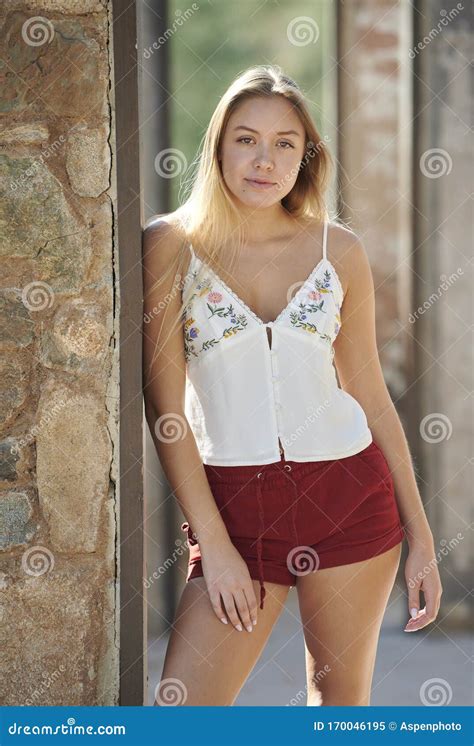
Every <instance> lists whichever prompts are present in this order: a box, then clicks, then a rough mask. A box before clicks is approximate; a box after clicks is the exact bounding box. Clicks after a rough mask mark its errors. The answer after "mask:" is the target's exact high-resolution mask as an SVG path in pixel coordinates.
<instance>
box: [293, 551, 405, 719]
mask: <svg viewBox="0 0 474 746" xmlns="http://www.w3.org/2000/svg"><path fill="white" fill-rule="evenodd" d="M401 547H402V544H401V542H400V543H399V544H397V545H396V546H394V547H392V548H391V549H389V550H388V551H386V552H383V553H382V554H379V555H377V556H376V557H372V558H371V559H368V560H363V561H361V562H354V563H352V564H349V565H341V566H339V567H331V568H327V569H325V570H317V571H316V572H313V573H309V574H307V575H301V576H299V577H298V578H297V581H296V588H297V593H298V602H299V607H300V613H301V621H302V624H303V631H304V637H305V647H306V669H307V686H308V704H313V703H314V704H320V703H321V702H320V701H318V699H319V700H320V699H321V697H322V704H323V705H347V706H349V705H368V704H369V703H370V689H371V685H372V675H373V670H374V665H375V656H376V652H377V644H378V638H379V633H380V627H381V624H382V620H383V616H384V612H385V609H386V606H387V602H388V599H389V597H390V592H391V590H392V588H393V584H394V582H395V578H396V574H397V569H398V566H399V562H400V554H401Z"/></svg>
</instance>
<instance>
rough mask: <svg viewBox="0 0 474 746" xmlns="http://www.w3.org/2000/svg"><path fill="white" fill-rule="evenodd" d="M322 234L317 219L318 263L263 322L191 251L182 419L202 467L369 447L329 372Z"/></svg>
mask: <svg viewBox="0 0 474 746" xmlns="http://www.w3.org/2000/svg"><path fill="white" fill-rule="evenodd" d="M327 234H328V224H327V222H325V223H324V228H323V256H322V259H321V260H320V261H319V262H318V264H317V265H316V266H315V267H314V269H313V270H312V272H311V273H310V275H309V277H308V278H307V279H306V280H305V281H304V282H303V283H302V285H301V286H300V288H299V289H298V291H297V292H296V294H295V295H294V296H293V298H292V299H291V300H290V302H289V303H288V304H287V305H286V306H285V308H283V310H282V311H281V312H280V313H279V314H278V316H277V318H276V319H275V320H274V321H269V322H264V321H262V319H260V318H259V317H258V316H257V314H255V313H254V312H253V311H252V310H251V309H250V308H249V307H248V306H247V305H246V304H245V303H244V302H243V301H242V300H241V299H240V298H239V297H238V296H237V294H236V293H235V292H234V291H233V290H232V289H231V288H230V287H228V286H227V285H226V283H225V282H224V281H223V280H222V279H221V278H220V277H219V276H218V275H217V274H216V272H215V271H214V270H213V269H212V268H211V267H210V266H209V265H207V264H206V263H205V262H204V261H203V260H202V259H200V258H199V257H198V256H197V255H196V254H195V252H194V250H193V247H192V245H190V246H189V249H190V253H191V259H190V263H189V268H188V271H187V274H186V277H185V279H184V283H183V287H182V297H183V310H182V322H183V334H184V350H185V358H186V393H185V415H186V418H187V420H188V422H189V425H190V427H191V429H192V431H193V434H194V437H195V439H196V443H197V446H198V449H199V452H200V455H201V458H202V461H203V463H205V464H213V465H217V466H243V465H263V464H269V463H274V462H275V461H280V459H281V457H282V456H283V457H284V458H285V459H286V460H287V461H322V460H326V459H327V460H329V459H338V458H343V457H345V456H352V455H353V454H355V453H359V451H362V450H363V449H364V448H366V447H367V446H368V445H369V444H370V443H371V442H372V433H371V431H370V429H369V427H368V424H367V418H366V416H365V413H364V410H363V409H362V407H361V406H360V404H359V403H358V401H357V400H356V399H355V398H354V397H352V396H351V395H350V394H348V393H347V392H346V391H343V390H342V389H341V388H340V387H339V386H338V382H337V378H336V371H335V368H334V365H333V357H334V349H333V343H334V340H335V339H336V337H337V334H338V333H339V329H340V323H341V317H340V312H341V307H342V303H343V299H344V293H343V290H342V286H341V283H340V280H339V277H338V275H337V272H336V270H335V269H334V267H333V266H332V264H331V262H330V261H329V259H328V258H327ZM186 296H189V297H186ZM184 299H186V300H185V302H184ZM267 327H270V328H271V342H270V340H269V338H268V335H267Z"/></svg>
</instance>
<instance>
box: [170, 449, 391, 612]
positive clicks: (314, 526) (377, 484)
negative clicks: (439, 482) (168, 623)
mask: <svg viewBox="0 0 474 746" xmlns="http://www.w3.org/2000/svg"><path fill="white" fill-rule="evenodd" d="M204 468H205V471H206V474H207V478H208V480H209V485H210V488H211V491H212V494H213V496H214V498H215V501H216V504H217V507H218V509H219V511H220V513H221V515H222V519H223V521H224V523H225V525H226V528H227V530H228V533H229V537H230V539H231V541H232V543H233V544H234V545H235V546H236V548H237V549H238V550H239V552H240V554H241V555H242V557H243V559H244V560H245V562H246V564H247V566H248V569H249V573H250V576H251V577H252V578H255V579H258V580H259V581H260V608H261V609H263V599H264V597H265V587H264V580H267V581H269V582H271V583H281V584H283V585H288V586H293V585H295V584H296V582H297V578H298V576H299V575H306V574H308V573H310V572H315V571H316V570H324V569H326V568H328V567H335V566H337V565H347V564H351V563H352V562H360V561H361V560H365V559H369V558H370V557H375V556H376V555H378V554H381V553H382V552H386V551H387V550H388V549H390V548H392V547H393V546H395V545H396V544H398V543H399V542H400V541H402V540H403V538H404V530H403V527H402V525H401V522H400V516H399V512H398V507H397V503H396V499H395V493H394V485H393V480H392V476H391V473H390V469H389V466H388V463H387V461H386V459H385V456H384V455H383V453H382V451H381V450H380V448H379V446H378V445H377V444H376V443H375V442H374V441H372V443H370V444H369V445H368V446H367V448H364V450H363V451H360V453H356V454H354V455H353V456H347V457H345V458H340V459H333V460H329V461H309V462H308V461H305V462H299V461H285V460H284V458H283V456H282V458H281V460H280V461H278V462H275V463H273V464H265V465H263V466H211V465H210V464H204ZM181 528H182V530H183V531H186V532H187V535H188V542H189V564H188V573H187V578H186V580H187V581H189V580H191V579H192V578H197V577H199V576H202V575H203V571H202V565H201V555H200V551H199V544H198V542H197V540H196V537H195V535H194V534H193V531H192V528H191V526H190V525H189V524H188V523H187V522H185V523H183V524H182V526H181Z"/></svg>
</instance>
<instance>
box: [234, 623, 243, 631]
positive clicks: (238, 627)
mask: <svg viewBox="0 0 474 746" xmlns="http://www.w3.org/2000/svg"><path fill="white" fill-rule="evenodd" d="M235 629H238V630H239V632H242V625H241V624H238V625H237V627H236V628H235Z"/></svg>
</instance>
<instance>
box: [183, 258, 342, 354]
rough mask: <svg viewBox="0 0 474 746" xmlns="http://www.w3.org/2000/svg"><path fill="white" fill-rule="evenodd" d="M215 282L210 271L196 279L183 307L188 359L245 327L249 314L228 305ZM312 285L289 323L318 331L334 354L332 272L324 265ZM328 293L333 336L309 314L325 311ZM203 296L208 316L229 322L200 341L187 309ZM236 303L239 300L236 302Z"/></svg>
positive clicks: (336, 327) (338, 322)
mask: <svg viewBox="0 0 474 746" xmlns="http://www.w3.org/2000/svg"><path fill="white" fill-rule="evenodd" d="M197 275H198V272H197V271H196V270H193V271H192V272H191V277H192V279H193V281H194V280H195V279H196V278H197ZM217 282H218V278H217V277H216V278H213V277H212V276H211V275H210V274H206V275H205V277H204V279H203V280H201V281H200V282H199V283H197V285H196V288H195V291H194V292H193V294H192V295H191V297H190V299H189V300H188V302H187V304H186V306H185V307H184V308H183V313H182V320H183V330H184V352H185V358H186V361H187V362H188V361H189V360H190V359H191V358H192V357H194V358H197V357H199V355H200V353H201V352H204V351H207V350H209V349H212V348H214V347H215V346H216V345H217V344H219V342H221V341H223V340H225V339H230V338H232V337H234V336H235V335H236V334H237V333H238V332H240V331H243V330H244V329H245V328H246V327H247V324H248V315H247V314H246V313H244V312H241V313H236V311H235V310H234V306H233V304H232V302H230V303H229V304H228V305H226V304H225V295H224V294H223V293H222V292H220V291H219V290H215V289H214V283H217ZM313 286H314V287H313V289H311V290H310V291H309V292H308V293H307V299H306V302H300V303H299V304H298V311H290V313H289V318H290V323H291V325H292V326H293V327H295V328H300V329H303V330H305V331H307V332H309V333H310V334H317V335H318V336H319V337H320V339H323V340H324V341H325V342H327V343H328V344H329V345H330V347H331V356H332V357H334V349H333V347H332V344H333V341H334V339H335V337H336V336H337V334H338V332H339V329H340V328H341V317H340V310H341V306H340V304H339V303H338V302H337V301H336V299H335V296H334V292H333V288H332V283H331V272H330V271H329V270H327V269H326V270H325V272H324V274H323V277H322V279H319V278H317V277H315V278H314V280H313ZM328 294H330V295H332V296H333V298H334V302H335V306H336V314H335V322H334V330H333V335H332V336H331V335H330V334H327V333H325V332H322V331H319V329H318V324H317V322H316V320H315V319H311V316H312V315H314V314H316V313H323V314H326V313H327V311H326V308H325V303H326V299H327V295H328ZM203 296H206V307H207V309H208V312H209V315H208V316H207V318H208V319H210V318H212V317H213V316H217V317H219V318H223V319H228V320H229V322H230V325H229V326H226V328H225V329H223V330H222V334H221V336H220V337H217V338H216V337H211V338H209V339H204V340H202V341H201V343H200V345H199V342H200V339H199V338H200V334H201V330H200V328H199V326H198V324H197V322H196V320H195V319H194V318H193V316H192V315H188V309H189V307H190V305H191V303H192V301H193V299H194V298H196V297H198V298H201V297H203ZM236 302H237V300H236ZM239 305H241V304H240V303H239ZM290 308H291V304H288V307H287V309H284V310H289V309H290ZM244 310H245V309H242V311H244ZM282 313H283V312H282ZM280 316H281V314H280Z"/></svg>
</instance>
